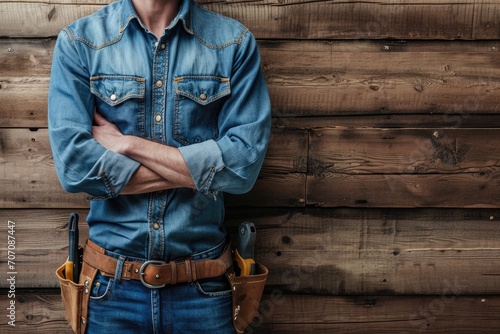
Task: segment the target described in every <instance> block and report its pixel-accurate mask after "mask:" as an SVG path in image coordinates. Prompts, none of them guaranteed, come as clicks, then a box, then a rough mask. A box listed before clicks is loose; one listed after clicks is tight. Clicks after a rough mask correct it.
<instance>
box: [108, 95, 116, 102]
mask: <svg viewBox="0 0 500 334" xmlns="http://www.w3.org/2000/svg"><path fill="white" fill-rule="evenodd" d="M109 99H110V100H111V101H116V99H117V97H116V95H115V94H111V96H110V97H109Z"/></svg>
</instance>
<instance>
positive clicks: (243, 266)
mask: <svg viewBox="0 0 500 334" xmlns="http://www.w3.org/2000/svg"><path fill="white" fill-rule="evenodd" d="M256 233H257V231H256V230H255V225H254V224H253V223H252V222H248V221H245V222H242V223H241V224H240V226H239V228H238V246H237V248H236V251H235V254H234V255H235V256H234V258H235V260H236V263H237V264H238V267H239V269H240V276H249V275H254V274H255V271H256V266H255V260H254V246H255V238H256Z"/></svg>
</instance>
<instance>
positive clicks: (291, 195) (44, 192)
mask: <svg viewBox="0 0 500 334" xmlns="http://www.w3.org/2000/svg"><path fill="white" fill-rule="evenodd" d="M307 137H308V134H307V132H306V131H303V130H285V131H284V130H282V129H278V130H277V131H274V132H273V134H272V137H271V140H270V143H269V149H268V154H267V156H266V159H265V162H264V166H263V168H262V173H261V175H260V177H259V179H258V181H257V183H256V185H255V187H254V188H253V189H252V191H251V192H250V193H249V194H246V195H238V196H236V195H235V196H229V198H228V201H227V203H228V205H238V206H240V205H243V206H249V205H250V206H258V205H264V206H269V205H271V206H289V205H292V206H303V205H304V203H305V179H306V175H305V171H307ZM0 152H1V154H2V155H1V157H0V170H1V171H2V172H1V173H0V198H2V201H1V202H0V208H51V207H52V208H72V207H77V208H87V207H88V205H89V204H88V202H87V200H86V195H84V194H69V193H67V192H65V191H64V190H63V189H62V187H61V185H60V183H59V180H58V179H57V175H56V170H55V166H54V162H53V160H52V152H51V150H50V145H49V138H48V131H47V129H38V130H37V131H33V130H29V129H24V128H19V129H17V128H14V129H11V128H3V129H2V128H0ZM276 189H280V190H281V191H280V192H277V191H276Z"/></svg>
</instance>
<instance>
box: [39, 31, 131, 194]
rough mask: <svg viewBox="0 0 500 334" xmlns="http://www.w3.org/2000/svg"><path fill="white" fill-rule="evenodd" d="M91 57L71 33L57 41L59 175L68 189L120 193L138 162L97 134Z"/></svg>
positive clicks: (53, 125) (55, 148)
mask: <svg viewBox="0 0 500 334" xmlns="http://www.w3.org/2000/svg"><path fill="white" fill-rule="evenodd" d="M85 64H86V60H85V59H82V57H81V56H80V54H79V53H78V51H77V49H76V48H75V45H74V41H73V40H72V39H71V36H70V32H68V31H65V30H63V31H62V32H61V33H60V34H59V36H58V39H57V42H56V46H55V49H54V56H53V61H52V72H51V77H50V87H49V98H48V123H49V137H50V144H51V148H52V154H53V158H54V163H55V166H56V171H57V175H58V177H59V180H60V182H61V185H62V186H63V188H64V189H65V190H66V191H68V192H84V193H87V194H89V195H91V196H92V197H94V198H103V199H104V198H111V197H115V196H118V194H119V193H120V192H121V190H122V189H123V187H124V186H125V185H126V184H127V183H128V181H129V180H130V178H131V177H132V175H133V174H134V173H135V171H136V170H137V168H138V167H139V165H140V164H139V163H138V162H136V161H134V160H132V159H130V158H128V157H126V156H123V155H120V154H117V153H115V152H112V151H109V150H107V149H106V148H104V147H103V146H102V145H100V144H99V143H98V142H97V141H96V140H94V138H93V137H92V122H93V117H94V110H95V101H94V97H93V95H92V93H91V92H90V87H89V85H90V79H89V77H90V76H89V74H88V73H87V66H86V65H85Z"/></svg>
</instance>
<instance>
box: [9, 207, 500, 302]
mask: <svg viewBox="0 0 500 334" xmlns="http://www.w3.org/2000/svg"><path fill="white" fill-rule="evenodd" d="M71 211H72V210H53V209H50V210H33V209H27V210H2V211H0V220H1V221H4V222H6V221H8V220H10V221H13V222H15V227H16V232H15V235H16V269H17V272H18V275H17V281H16V286H17V287H18V288H42V287H43V288H53V287H57V281H56V278H55V275H54V270H55V269H56V268H57V267H58V266H59V265H60V264H62V263H63V262H64V261H65V260H66V258H67V251H68V250H67V247H68V241H67V229H66V228H67V225H66V224H67V221H68V216H69V213H70V212H71ZM75 212H77V213H79V214H80V216H81V221H82V224H81V230H82V232H81V240H82V243H83V240H85V238H86V235H87V230H86V224H85V223H84V222H85V217H86V210H76V211H75ZM499 218H500V211H499V210H498V209H481V210H477V209H474V210H472V209H469V210H464V209H460V210H446V209H420V210H395V209H391V210H389V209H383V210H382V209H377V210H374V209H370V210H369V209H319V208H318V209H310V208H306V209H304V208H301V209H300V208H297V209H293V210H292V209H286V208H283V209H277V208H267V209H262V210H255V209H250V208H248V209H245V208H236V207H231V208H229V209H228V216H227V220H226V226H227V228H228V230H229V233H230V234H231V235H232V236H233V237H234V236H235V231H236V228H237V226H238V224H239V223H240V222H241V221H243V220H249V221H252V222H254V224H255V225H256V227H257V231H258V239H257V244H256V248H255V249H256V254H255V256H256V260H257V262H260V263H263V264H264V265H266V266H267V267H268V268H269V270H270V276H269V279H268V287H269V288H270V289H279V290H281V291H282V292H283V293H286V294H288V293H301V294H332V295H367V294H375V295H378V294H384V295H387V294H388V295H405V294H407V295H418V294H440V293H442V291H443V290H445V289H448V290H449V289H450V285H454V286H455V287H456V288H457V289H460V294H463V295H466V294H497V293H500V284H499V283H500V281H499V279H500V273H499V271H498V267H499V265H500V263H499V261H500V260H499V259H500V241H499V240H500V239H499V238H498V231H497V230H498V221H499ZM6 236H7V229H4V230H3V231H0V239H2V240H5V239H6ZM6 249H7V248H6V246H5V244H4V246H1V247H0V257H1V258H6ZM7 283H8V282H7V281H5V282H0V288H6V287H7Z"/></svg>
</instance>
